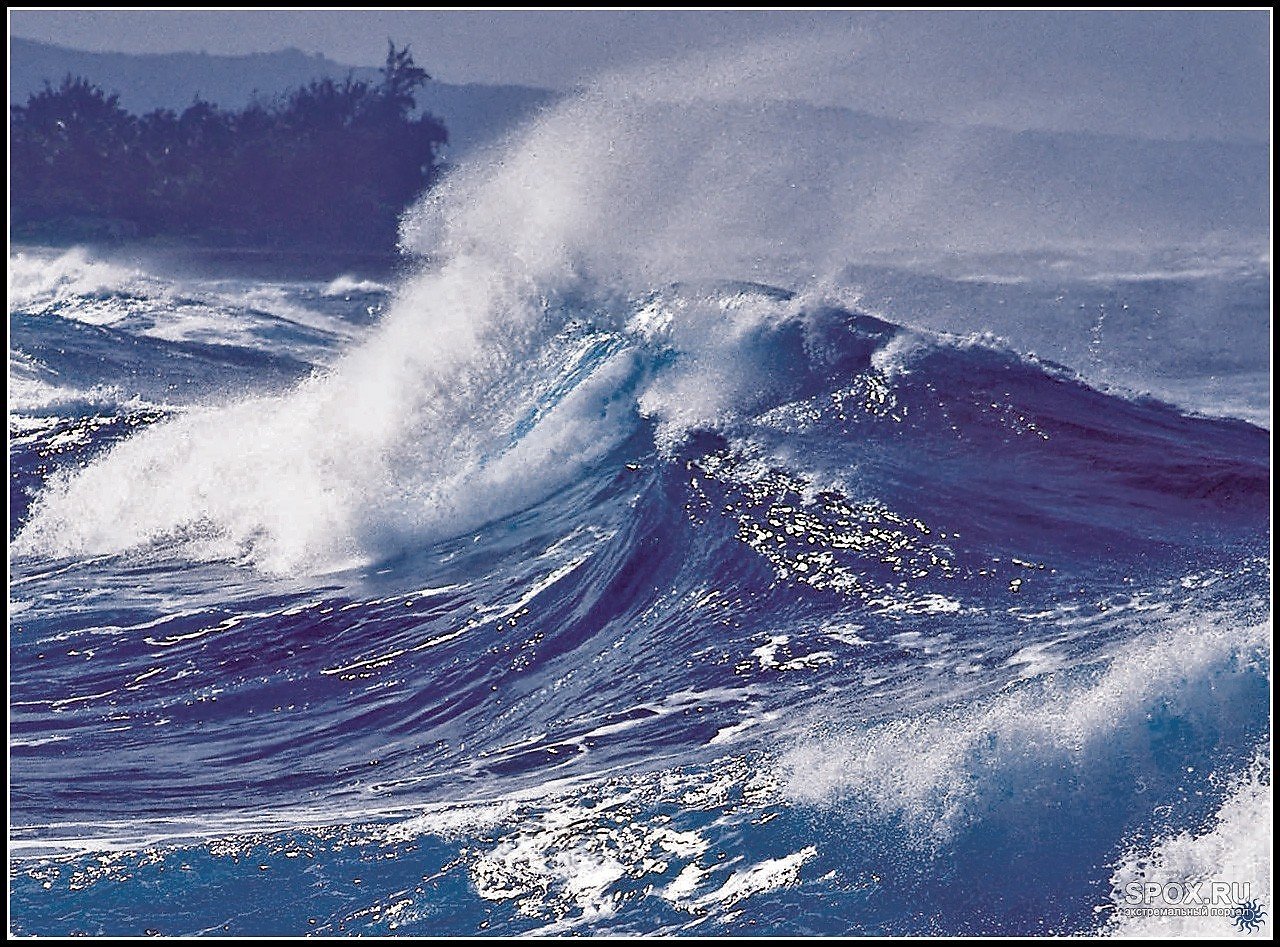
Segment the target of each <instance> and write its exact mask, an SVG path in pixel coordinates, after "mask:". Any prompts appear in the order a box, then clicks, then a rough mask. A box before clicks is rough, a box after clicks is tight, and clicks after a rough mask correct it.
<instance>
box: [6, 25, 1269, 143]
mask: <svg viewBox="0 0 1280 947" xmlns="http://www.w3.org/2000/svg"><path fill="white" fill-rule="evenodd" d="M10 28H11V32H12V34H13V35H16V36H21V37H24V38H28V39H36V40H42V41H44V42H52V43H58V44H61V45H64V46H71V47H75V48H79V49H87V50H93V51H99V52H129V53H146V52H181V51H205V52H208V53H221V54H244V53H250V52H267V51H271V50H276V49H283V48H287V47H296V48H298V49H301V50H303V51H304V52H308V53H312V52H319V53H322V54H324V55H325V56H327V57H329V58H331V59H335V60H338V61H339V62H343V63H347V64H351V65H374V64H377V63H378V62H379V61H380V59H381V57H382V55H383V54H384V53H385V49H386V41H387V39H388V38H391V39H394V40H395V41H396V42H397V43H401V44H403V43H409V44H411V46H412V48H413V52H414V56H415V58H416V59H417V61H418V62H419V63H420V64H421V65H424V66H426V67H427V68H428V70H429V71H430V72H431V73H432V75H434V76H435V77H437V78H440V79H443V80H446V81H450V82H507V83H521V84H528V85H536V86H544V87H548V88H556V89H566V88H572V87H574V86H575V85H578V84H581V83H584V82H587V81H589V80H590V79H591V78H592V77H593V76H596V75H598V74H600V73H602V72H613V71H618V70H625V69H628V68H634V67H638V66H640V65H642V64H646V63H652V62H654V61H668V60H669V61H671V62H673V63H677V62H678V63H682V64H684V65H685V66H686V67H687V64H688V63H689V62H699V61H701V60H704V59H705V60H707V61H715V60H717V59H724V58H725V57H732V56H735V55H743V56H759V55H770V53H772V54H773V55H774V56H775V58H776V57H777V56H778V55H785V56H787V57H790V58H789V59H788V60H787V62H786V63H784V65H786V66H788V67H789V68H786V69H783V70H781V71H778V70H773V71H771V75H772V76H773V77H774V78H773V79H772V80H771V81H775V82H776V83H777V84H778V88H777V90H776V91H777V93H778V94H779V95H784V96H794V97H796V98H802V99H806V100H808V101H812V102H815V103H817V104H822V105H842V106H848V107H852V108H857V109H861V110H864V111H869V112H872V113H875V114H880V115H885V116H888V117H894V118H906V119H923V120H942V121H949V122H956V121H959V122H970V121H979V122H988V123H991V124H998V125H1004V126H1007V127H1014V128H1050V129H1058V130H1077V131H1096V132H1116V133H1124V132H1134V133H1138V134H1142V135H1146V136H1151V137H1168V138H1197V137H1205V138H1238V137H1246V138H1253V139H1257V140H1268V139H1269V125H1270V32H1271V18H1270V13H1269V12H1268V11H1266V10H1262V9H1256V10H1246V11H1226V12H1222V11H1212V12H1206V11H1200V12H1195V11H1127V12H1122V11H1027V12H1007V11H999V12H995V11H966V12H955V11H945V12H939V11H932V12H930V11H898V12H886V11H872V12H868V11H600V10H596V11H508V12H502V11H493V10H483V11H439V10H383V11H353V10H345V11H344V10H338V11H334V10H270V11H247V10H242V11H230V10H220V11H192V10H174V11H156V10H147V11H127V10H115V11H109V10H83V11H76V10H34V9H32V10H11V13H10Z"/></svg>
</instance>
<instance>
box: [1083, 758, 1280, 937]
mask: <svg viewBox="0 0 1280 947" xmlns="http://www.w3.org/2000/svg"><path fill="white" fill-rule="evenodd" d="M1271 840H1272V832H1271V778H1270V765H1269V761H1268V760H1264V759H1263V758H1261V757H1259V759H1257V760H1255V762H1254V765H1253V767H1252V768H1251V771H1250V772H1249V773H1248V774H1247V775H1246V776H1245V777H1244V778H1242V779H1240V780H1239V781H1238V783H1237V785H1236V787H1235V789H1234V790H1233V791H1232V792H1231V794H1230V795H1229V796H1228V797H1227V799H1226V801H1225V802H1224V803H1223V804H1222V806H1221V808H1220V809H1219V810H1218V812H1217V813H1216V814H1215V816H1214V818H1213V820H1212V822H1211V823H1210V826H1209V827H1208V828H1207V829H1206V830H1205V831H1203V832H1201V833H1198V834H1197V833H1192V832H1180V833H1178V834H1176V835H1172V836H1170V837H1168V838H1164V839H1161V840H1159V841H1157V842H1156V843H1155V844H1154V845H1153V846H1151V847H1150V848H1139V849H1135V850H1133V851H1130V852H1128V853H1127V854H1126V855H1125V856H1124V857H1123V858H1122V859H1121V860H1120V863H1119V864H1118V865H1117V866H1116V870H1115V872H1114V873H1113V874H1112V876H1111V884H1112V887H1113V889H1114V894H1113V904H1114V906H1115V907H1117V908H1120V907H1122V906H1128V901H1127V900H1126V898H1125V889H1126V888H1127V887H1128V886H1129V885H1131V884H1134V883H1139V884H1145V883H1155V884H1157V885H1160V887H1161V891H1162V894H1161V895H1160V896H1159V897H1157V899H1155V900H1153V901H1151V902H1150V903H1149V904H1148V903H1144V904H1143V906H1144V907H1155V908H1161V907H1175V908H1176V907H1178V906H1182V905H1183V901H1184V900H1185V899H1184V898H1183V897H1182V893H1181V890H1179V891H1178V893H1177V895H1176V897H1178V898H1179V900H1178V901H1176V902H1167V901H1165V900H1163V891H1164V890H1165V886H1166V885H1169V884H1174V885H1178V886H1184V885H1187V884H1194V883H1196V882H1201V883H1212V882H1214V881H1217V882H1225V883H1227V884H1233V883H1234V884H1236V885H1245V884H1247V885H1248V891H1247V898H1246V900H1253V901H1257V902H1258V903H1259V904H1260V905H1261V906H1262V907H1263V908H1264V909H1265V915H1264V916H1263V917H1262V919H1261V924H1260V926H1258V927H1256V928H1255V929H1254V930H1252V931H1248V930H1247V929H1245V928H1243V927H1242V926H1241V927H1238V926H1236V925H1234V924H1233V922H1232V920H1231V919H1230V918H1227V917H1222V916H1213V915H1207V914H1197V913H1171V914H1169V915H1166V916H1159V915H1156V914H1152V915H1143V914H1124V913H1119V912H1117V913H1116V914H1114V915H1113V917H1112V918H1111V919H1110V920H1109V921H1108V922H1107V924H1106V925H1105V926H1104V928H1103V932H1104V933H1107V934H1110V935H1113V936H1119V937H1158V938H1169V937H1215V938H1216V937H1222V936H1224V935H1232V934H1236V933H1246V932H1247V933H1251V934H1253V936H1256V937H1260V938H1267V939H1269V938H1270V937H1271V930H1272V918H1271V911H1272V910H1273V905H1272V900H1271V847H1272V841H1271ZM1202 890H1207V885H1204V884H1202ZM1226 906H1227V907H1235V905H1234V904H1228V905H1226Z"/></svg>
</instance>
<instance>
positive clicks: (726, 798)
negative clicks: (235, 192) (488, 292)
mask: <svg viewBox="0 0 1280 947" xmlns="http://www.w3.org/2000/svg"><path fill="white" fill-rule="evenodd" d="M170 262H171V261H170ZM10 268H11V295H12V297H13V301H12V303H11V313H10V331H11V343H10V346H11V347H10V385H11V391H12V392H13V394H11V400H10V422H9V423H10V449H11V459H10V504H11V519H10V523H11V526H10V538H11V541H12V542H13V543H14V549H13V557H12V558H11V589H10V606H11V609H12V618H11V626H10V659H11V672H10V673H11V703H10V721H11V724H10V726H11V729H10V737H11V750H10V760H11V777H10V792H11V810H10V819H11V842H12V844H13V852H12V855H11V861H10V873H11V882H10V897H11V902H10V908H11V914H12V926H13V930H14V932H16V933H20V934H41V935H58V934H63V935H65V934H73V933H89V934H113V935H137V934H143V933H148V932H158V933H161V934H197V933H229V934H309V933H316V934H388V933H393V934H424V935H444V934H457V935H474V934H515V933H522V932H542V933H673V934H674V933H680V934H684V933H688V934H714V935H730V934H841V933H852V934H898V935H901V934H933V935H937V934H1049V933H1055V934H1066V933H1095V932H1107V931H1114V930H1116V928H1115V926H1114V925H1115V924H1116V919H1115V918H1114V917H1113V913H1114V912H1113V911H1112V910H1111V908H1112V907H1114V903H1115V893H1114V888H1115V886H1116V884H1117V883H1118V882H1117V878H1118V877H1119V875H1117V871H1118V870H1119V869H1120V867H1121V866H1122V865H1123V864H1125V863H1126V862H1127V861H1133V860H1134V859H1138V860H1139V861H1141V860H1142V859H1143V858H1146V857H1147V855H1146V854H1144V853H1151V852H1156V851H1159V850H1160V846H1161V845H1162V844H1164V843H1166V842H1167V840H1169V839H1171V838H1175V837H1178V836H1179V835H1180V834H1181V833H1186V835H1187V838H1188V839H1189V840H1191V842H1190V843H1189V844H1190V849H1189V850H1190V851H1191V852H1192V853H1195V852H1200V851H1202V850H1203V851H1204V852H1206V853H1209V852H1211V851H1212V850H1213V845H1214V840H1215V839H1218V838H1222V837H1224V834H1229V832H1230V831H1231V830H1232V825H1233V824H1234V823H1232V822H1231V820H1230V819H1229V818H1228V815H1227V814H1226V813H1229V812H1231V811H1234V810H1233V809H1232V808H1231V807H1232V806H1233V805H1234V806H1238V805H1240V804H1241V802H1240V800H1241V799H1246V801H1247V799H1248V798H1252V797H1253V796H1254V795H1256V794H1257V793H1259V792H1261V791H1263V790H1266V791H1267V792H1268V793H1269V789H1268V788H1267V787H1269V755H1268V750H1267V741H1268V736H1269V729H1268V726H1269V724H1268V721H1269V710H1268V706H1269V686H1270V680H1269V661H1270V647H1269V635H1270V579H1271V574H1270V565H1269V558H1268V542H1269V530H1270V519H1269V516H1270V513H1269V509H1270V507H1269V504H1270V486H1269V479H1270V466H1269V447H1270V444H1269V440H1270V435H1269V432H1268V430H1267V429H1266V425H1268V424H1269V413H1268V401H1267V395H1266V390H1267V380H1268V378H1269V364H1268V362H1267V359H1266V356H1265V338H1266V318H1267V316H1266V313H1267V311H1268V307H1269V297H1268V293H1269V290H1268V285H1267V280H1266V278H1265V274H1263V273H1262V271H1259V270H1254V271H1249V272H1245V273H1243V274H1242V273H1241V272H1237V271H1234V270H1233V271H1229V272H1221V271H1215V272H1214V273H1210V274H1207V275H1206V274H1204V273H1191V274H1182V275H1177V274H1175V275H1167V274H1166V275H1159V276H1151V277H1149V278H1139V277H1135V276H1134V275H1132V274H1125V275H1114V274H1113V275H1102V276H1099V275H1096V274H1092V275H1088V276H1087V277H1086V276H1066V277H1064V276H1060V275H1055V276H1052V277H1048V276H1044V275H1043V274H1040V275H1036V274H1033V275H1032V276H1031V277H1029V278H1020V280H1019V281H1017V282H1010V281H1009V280H1007V279H1003V278H997V277H995V276H990V275H987V276H983V277H979V276H975V275H973V274H961V275H959V276H957V275H956V274H940V273H936V272H935V273H932V274H922V273H920V272H918V271H913V270H909V269H894V268H893V267H891V266H881V265H877V266H875V267H870V266H867V267H863V268H862V269H860V270H856V269H855V270H852V271H851V272H850V273H849V274H847V279H848V283H849V286H850V287H852V289H855V290H857V291H859V292H860V294H861V299H860V301H857V299H856V297H855V296H854V295H852V294H851V293H846V294H844V295H840V294H836V295H828V296H825V297H819V296H816V295H804V296H793V295H792V293H791V292H790V291H788V290H784V289H779V288H774V287H768V286H761V285H756V284H744V283H727V282H726V283H714V282H713V283H705V284H702V283H699V284H677V285H672V286H665V287H660V288H657V289H655V290H653V291H650V292H647V293H640V294H636V293H630V294H627V293H619V292H613V291H610V292H604V291H602V290H601V289H600V287H598V286H591V285H589V284H585V283H583V284H576V285H572V286H570V287H568V288H565V287H558V288H556V289H554V290H548V291H546V292H545V293H543V294H542V295H541V296H535V297H533V298H532V301H530V302H529V306H530V307H531V308H530V309H529V312H528V313H527V315H526V317H524V321H523V322H519V321H516V320H515V319H514V318H513V319H511V320H509V321H507V322H504V323H501V324H500V325H499V327H498V328H496V329H492V330H486V332H487V333H488V334H485V333H482V334H481V335H480V336H479V337H478V340H476V339H473V338H472V337H471V336H470V335H468V331H469V330H468V329H467V328H466V325H459V326H456V327H448V328H447V331H446V329H445V328H441V326H442V325H443V324H444V322H446V321H447V320H443V317H441V316H439V315H436V316H434V317H433V318H434V320H435V321H434V322H431V323H428V322H421V323H417V322H414V321H413V320H414V319H416V318H418V317H417V316H416V315H415V314H414V313H415V311H416V310H415V307H416V306H419V303H418V302H417V301H416V300H417V297H416V296H415V295H414V294H415V293H425V294H427V295H430V294H432V293H435V294H436V295H437V296H438V295H439V294H440V293H442V292H444V291H445V290H447V289H448V286H449V284H446V283H443V282H436V283H433V282H432V281H431V280H432V277H427V278H426V282H425V283H421V282H420V283H417V284H414V283H412V281H410V286H409V288H407V289H405V288H400V289H397V287H403V285H404V278H402V277H400V276H395V275H390V276H388V275H386V274H384V275H382V276H381V277H379V278H378V279H370V278H368V277H359V278H356V277H352V278H344V279H343V280H341V281H333V277H336V276H338V275H339V272H337V271H335V272H333V273H330V274H328V275H326V277H325V278H323V279H316V278H315V277H314V275H313V274H306V275H298V274H294V275H289V274H287V273H286V274H284V275H281V273H276V274H275V275H263V274H262V273H260V272H256V273H254V274H252V275H245V274H244V273H243V272H238V271H232V270H231V269H229V270H228V272H226V273H222V274H214V275H211V274H210V273H209V267H208V266H206V267H205V268H204V269H203V270H201V271H200V272H199V273H196V272H194V271H188V272H184V273H178V272H176V271H175V270H174V269H173V268H172V267H169V268H167V269H166V268H164V267H149V266H148V265H146V264H140V265H133V264H130V265H124V264H121V263H119V262H110V261H107V260H104V259H100V258H97V257H94V256H93V255H92V254H87V253H83V252H73V253H71V254H60V253H58V252H55V251H49V250H42V249H39V248H29V249H26V250H23V251H21V252H20V253H19V254H18V256H17V257H16V259H15V258H11V261H10ZM282 270H283V264H282ZM15 271H16V272H17V273H18V277H17V280H18V289H19V292H17V293H14V291H13V288H14V279H15V277H14V276H13V275H12V274H13V273H14V272H15ZM415 286H417V289H415V288H414V287H415ZM940 300H942V301H945V302H946V304H945V305H942V304H939V301H940ZM422 305H434V303H433V302H432V303H423V304H422ZM1099 308H1101V309H1102V312H1103V315H1104V316H1106V315H1107V314H1108V313H1110V320H1111V321H1110V322H1106V321H1105V320H1104V319H1101V318H1100V317H1099V315H1098V311H1099ZM1171 321H1172V323H1173V325H1172V326H1171V324H1170V323H1171ZM1179 325H1181V326H1191V325H1194V326H1199V327H1201V331H1202V332H1205V333H1207V332H1208V330H1205V329H1204V328H1203V327H1204V326H1217V328H1216V330H1215V331H1214V332H1212V333H1210V335H1211V337H1212V345H1206V344H1203V343H1201V342H1196V343H1194V344H1193V343H1192V341H1190V340H1188V338H1187V335H1186V333H1185V332H1183V331H1176V329H1175V327H1176V326H1179ZM401 330H403V331H401ZM1259 339H1261V340H1263V341H1262V344H1261V345H1259ZM424 340H425V341H424ZM419 344H420V345H421V349H418V348H415V346H417V345H419ZM1032 353H1034V354H1032ZM1266 834H1268V833H1266V832H1263V833H1261V834H1260V835H1259V836H1258V837H1257V838H1256V839H1255V840H1254V841H1255V842H1256V845H1258V846H1263V845H1265V842H1264V840H1263V836H1265V835H1266ZM1238 848H1239V846H1238V845H1237V849H1238ZM1205 858H1206V859H1208V860H1207V861H1205V862H1204V863H1203V864H1197V863H1195V862H1194V858H1193V859H1192V860H1191V862H1190V863H1188V864H1186V865H1183V866H1181V867H1180V868H1179V867H1178V866H1174V865H1173V864H1172V863H1169V865H1167V866H1166V867H1167V870H1168V871H1169V872H1171V873H1173V872H1176V871H1179V870H1181V871H1183V874H1184V875H1186V874H1187V873H1190V874H1195V872H1197V871H1199V872H1200V873H1201V874H1202V875H1203V876H1205V877H1208V876H1214V877H1216V876H1217V875H1216V874H1215V872H1216V873H1218V874H1222V873H1223V872H1224V871H1227V870H1228V869H1224V868H1223V866H1222V865H1221V864H1216V863H1213V862H1212V859H1211V856H1210V855H1209V854H1206V855H1205ZM1268 864H1269V863H1268ZM1266 874H1267V877H1266V878H1263V877H1253V878H1238V877H1235V876H1231V877H1228V878H1227V879H1226V880H1230V881H1249V882H1251V883H1253V884H1254V885H1255V891H1259V892H1263V891H1265V892H1266V897H1267V899H1268V901H1267V904H1268V909H1269V867H1268V869H1267V872H1266ZM1126 877H1127V876H1126ZM1211 920H1214V919H1211ZM1216 920H1218V922H1219V923H1220V925H1221V928H1222V930H1221V933H1223V934H1229V933H1234V928H1233V927H1232V926H1231V924H1230V922H1229V921H1228V920H1226V919H1216ZM1268 924H1269V921H1268ZM1267 930H1269V927H1268V928H1267Z"/></svg>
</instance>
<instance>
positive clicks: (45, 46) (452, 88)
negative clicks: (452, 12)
mask: <svg viewBox="0 0 1280 947" xmlns="http://www.w3.org/2000/svg"><path fill="white" fill-rule="evenodd" d="M9 42H10V45H9V54H10V58H9V103H10V104H11V105H21V104H22V103H24V102H26V100H27V97H28V96H30V95H31V94H32V93H33V92H36V91H39V90H40V89H41V88H43V87H44V83H45V82H46V81H48V82H51V83H54V84H57V83H58V82H59V81H60V80H61V79H62V77H63V76H65V75H67V74H68V73H70V74H72V75H74V76H83V77H85V78H86V79H88V80H89V81H91V82H93V83H94V84H95V85H98V86H100V87H102V88H103V89H105V90H106V91H108V92H115V93H118V94H119V96H120V104H121V105H123V106H124V107H125V108H127V109H128V110H129V111H131V112H135V113H141V112H148V111H151V110H152V109H156V108H171V109H182V108H184V107H186V106H187V105H190V104H191V101H192V99H193V98H195V96H196V95H199V96H201V97H202V98H204V99H206V100H208V101H210V102H213V103H215V104H216V105H220V106H223V107H224V108H239V107H241V106H243V105H245V104H246V103H247V102H249V101H250V99H251V98H253V96H254V95H258V96H260V97H267V98H269V97H271V96H274V95H276V94H278V93H280V92H284V91H285V90H286V89H290V88H295V87H297V86H299V85H304V84H306V83H307V82H309V81H311V80H312V79H320V78H324V77H326V76H328V77H332V78H338V79H340V78H343V77H345V76H346V75H347V74H348V73H351V74H354V75H355V77H356V78H358V79H371V78H376V73H377V70H376V69H375V68H372V67H362V66H346V65H343V64H342V63H338V62H334V61H333V60H331V59H326V58H325V57H324V56H321V55H319V54H315V55H307V54H306V53H304V52H302V51H301V50H298V49H285V50H280V51H279V52H273V53H253V54H251V55H248V56H210V55H207V54H205V53H165V54H131V53H91V52H84V51H82V50H77V49H68V48H66V47H63V46H55V45H53V44H50V43H39V42H35V41H33V40H27V39H21V38H19V37H16V36H15V37H11V38H10V41H9ZM422 65H423V66H425V67H426V69H427V71H428V72H430V71H431V64H430V63H429V62H424V63H423V64H422ZM556 98H557V95H556V93H555V92H552V91H550V90H548V89H537V88H532V87H529V86H516V85H481V84H479V83H467V84H465V85H453V84H450V83H447V82H435V81H432V82H430V83H428V84H427V86H426V87H425V89H424V90H423V91H422V92H421V93H420V94H419V96H418V104H419V105H420V106H421V107H422V108H423V109H424V110H425V111H428V112H430V113H431V114H433V115H435V116H436V117H437V118H439V119H441V120H442V121H443V122H444V124H445V127H446V128H448V130H449V140H450V147H449V154H450V155H451V156H453V157H454V158H458V157H460V156H462V155H464V154H466V153H467V152H468V151H471V150H472V149H474V148H476V147H478V146H482V145H484V144H486V143H488V142H490V141H492V140H494V139H495V138H497V137H500V136H501V135H502V134H503V133H504V132H506V131H507V130H509V129H511V128H513V127H514V126H516V125H517V124H519V123H520V122H521V121H523V120H524V119H525V118H527V117H529V116H530V115H532V114H533V113H534V112H536V111H537V110H538V109H539V108H542V107H543V106H546V105H548V104H550V103H551V102H554V101H555V100H556Z"/></svg>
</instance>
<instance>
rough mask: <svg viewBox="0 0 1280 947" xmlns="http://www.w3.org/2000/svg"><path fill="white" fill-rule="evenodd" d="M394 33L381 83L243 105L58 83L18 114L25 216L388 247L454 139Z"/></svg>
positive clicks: (15, 200)
mask: <svg viewBox="0 0 1280 947" xmlns="http://www.w3.org/2000/svg"><path fill="white" fill-rule="evenodd" d="M388 45H389V49H388V52H387V61H386V65H385V66H384V67H383V68H382V70H381V76H380V80H379V81H378V82H376V83H371V82H365V81H361V80H356V79H353V78H351V77H350V76H348V77H347V78H346V79H345V80H344V81H334V80H333V79H320V80H316V81H313V82H311V83H310V84H309V85H307V86H304V87H302V88H299V89H295V90H293V91H291V92H288V93H286V94H284V95H282V96H280V97H278V98H276V99H275V100H272V101H270V102H266V103H264V102H260V101H254V102H252V103H251V104H250V105H248V106H247V107H245V108H244V109H241V110H239V111H231V110H227V109H222V108H219V107H218V106H216V105H214V104H212V103H209V102H205V101H203V100H201V99H199V97H197V99H196V100H195V102H194V103H193V104H192V105H191V106H189V107H188V108H187V109H185V110H183V111H182V112H174V111H172V110H169V109H158V110H156V111H154V112H149V113H148V114H146V115H142V116H135V115H133V114H131V113H129V112H128V111H126V110H125V109H123V108H122V107H121V106H120V104H119V101H118V96H116V95H108V94H107V93H105V92H104V91H103V90H102V89H99V88H97V87H96V86H94V85H92V84H91V83H89V82H88V81H86V80H85V79H81V78H72V77H71V76H67V77H66V78H65V79H64V80H63V81H62V84H61V85H60V86H57V87H56V88H55V87H53V86H50V85H48V84H46V86H45V88H44V90H43V91H41V92H38V93H36V94H35V95H32V96H31V97H30V98H29V99H28V101H27V103H26V105H23V106H14V107H12V108H11V109H10V113H9V122H10V165H9V167H10V195H11V198H10V201H11V203H10V207H11V213H12V223H13V225H14V228H15V230H17V231H18V232H22V231H23V230H35V231H39V230H41V229H42V228H43V229H44V230H47V231H56V230H57V228H58V227H59V226H60V225H66V226H74V225H75V224H76V223H77V222H78V223H80V224H81V225H83V224H84V222H86V221H88V222H94V221H97V222H106V223H109V224H110V225H111V226H113V227H115V228H118V229H123V230H124V231H126V232H130V233H134V234H137V235H139V236H150V235H157V234H174V235H186V236H191V237H196V238H204V239H214V240H226V241H237V242H238V241H243V242H249V243H257V244H274V245H296V244H298V243H304V244H317V245H332V246H344V247H360V248H367V249H385V248H387V247H389V246H391V245H393V244H394V241H395V235H396V223H397V217H398V215H399V213H400V212H401V211H402V210H403V209H404V207H405V206H406V205H407V204H408V203H409V202H410V201H411V200H413V198H414V197H415V196H416V195H417V194H418V193H420V192H421V191H422V190H423V189H424V188H426V187H428V186H430V185H431V183H432V182H433V181H434V179H435V177H436V176H437V174H438V173H439V171H440V163H439V159H438V153H439V149H440V146H441V145H443V144H444V143H445V142H446V141H447V133H446V131H445V128H444V126H443V125H442V124H441V123H440V122H439V120H437V119H436V118H434V117H432V116H430V115H419V116H414V115H413V111H414V107H415V104H416V103H415V100H414V93H415V91H416V90H417V89H418V88H419V87H420V86H421V85H422V84H423V83H424V82H425V81H426V80H427V79H428V78H430V77H429V76H428V75H427V73H426V72H425V71H424V70H422V69H420V68H418V67H417V66H416V65H414V62H413V59H412V57H411V56H410V55H409V51H408V49H407V48H406V49H401V50H398V49H396V48H395V46H394V44H388Z"/></svg>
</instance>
